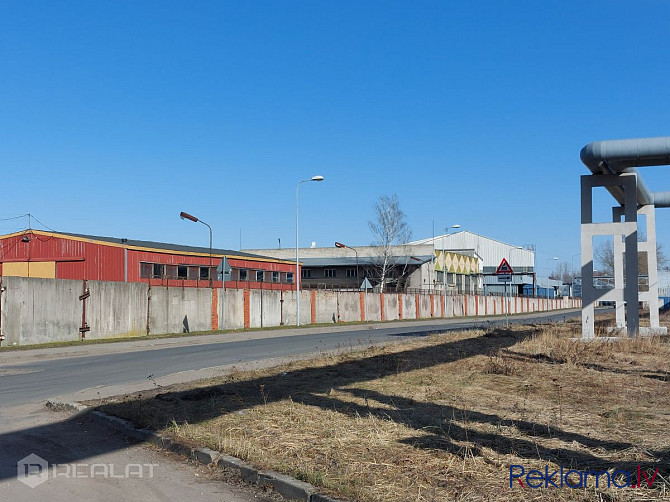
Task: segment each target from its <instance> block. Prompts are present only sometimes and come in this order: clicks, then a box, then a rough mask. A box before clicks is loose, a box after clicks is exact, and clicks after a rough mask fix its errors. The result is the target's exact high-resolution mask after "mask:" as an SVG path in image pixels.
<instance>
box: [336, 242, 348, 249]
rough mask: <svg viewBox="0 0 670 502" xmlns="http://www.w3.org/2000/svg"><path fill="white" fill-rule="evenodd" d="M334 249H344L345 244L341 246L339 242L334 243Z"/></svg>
mask: <svg viewBox="0 0 670 502" xmlns="http://www.w3.org/2000/svg"><path fill="white" fill-rule="evenodd" d="M335 247H336V248H346V247H347V245H346V244H342V243H341V242H336V243H335Z"/></svg>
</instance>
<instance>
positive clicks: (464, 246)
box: [409, 231, 536, 295]
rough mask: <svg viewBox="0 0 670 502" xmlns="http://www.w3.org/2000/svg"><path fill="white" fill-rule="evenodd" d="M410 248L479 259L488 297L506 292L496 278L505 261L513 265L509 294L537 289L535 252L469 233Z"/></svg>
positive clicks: (482, 288)
mask: <svg viewBox="0 0 670 502" xmlns="http://www.w3.org/2000/svg"><path fill="white" fill-rule="evenodd" d="M409 245H410V246H427V245H428V246H431V247H434V249H435V252H436V254H437V256H440V253H459V254H462V255H469V256H472V257H476V258H477V260H478V266H479V278H480V280H481V283H480V284H479V285H478V287H477V289H478V290H480V291H482V292H483V293H484V294H491V293H495V294H502V293H503V292H504V291H505V285H504V283H499V282H498V277H497V276H496V270H497V268H498V265H500V262H501V261H502V259H503V258H505V259H506V260H507V261H508V262H509V264H510V266H511V267H512V269H513V271H514V275H513V276H512V282H511V283H508V285H507V291H508V292H509V289H510V288H512V293H513V294H518V295H523V294H524V292H527V291H528V289H527V288H526V286H530V287H531V291H532V289H533V287H534V286H536V284H535V252H534V251H533V250H531V249H525V248H523V247H521V246H515V245H513V244H507V243H505V242H501V241H498V240H495V239H491V238H489V237H484V236H483V235H479V234H475V233H473V232H468V231H461V232H456V233H453V234H445V235H439V236H436V237H429V238H427V239H421V240H418V241H413V242H410V243H409ZM438 261H439V260H438ZM438 273H439V267H437V266H436V268H435V277H433V281H434V282H435V283H436V284H439V283H440V282H441V281H440V278H439V276H438V275H437V274H438Z"/></svg>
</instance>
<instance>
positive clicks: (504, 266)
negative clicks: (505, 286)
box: [496, 258, 514, 275]
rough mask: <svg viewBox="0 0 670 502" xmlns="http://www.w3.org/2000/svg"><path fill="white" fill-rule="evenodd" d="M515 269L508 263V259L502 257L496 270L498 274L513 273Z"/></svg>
mask: <svg viewBox="0 0 670 502" xmlns="http://www.w3.org/2000/svg"><path fill="white" fill-rule="evenodd" d="M513 273H514V271H513V270H512V267H510V265H509V263H507V260H506V259H505V258H503V259H502V261H501V262H500V265H498V268H497V270H496V274H499V275H500V274H513Z"/></svg>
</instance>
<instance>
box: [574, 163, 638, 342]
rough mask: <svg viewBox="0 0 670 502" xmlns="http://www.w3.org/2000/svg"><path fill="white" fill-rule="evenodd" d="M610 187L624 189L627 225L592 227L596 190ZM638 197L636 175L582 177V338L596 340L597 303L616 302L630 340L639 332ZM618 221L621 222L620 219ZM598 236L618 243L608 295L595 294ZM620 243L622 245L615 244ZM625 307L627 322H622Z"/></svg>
mask: <svg viewBox="0 0 670 502" xmlns="http://www.w3.org/2000/svg"><path fill="white" fill-rule="evenodd" d="M609 186H619V187H621V188H622V189H623V192H624V205H623V206H622V208H621V215H623V216H624V218H625V221H623V222H622V221H614V222H612V223H593V188H594V187H609ZM636 193H637V175H636V174H635V173H622V174H619V175H609V174H594V175H590V176H582V177H581V199H582V224H581V255H582V337H583V338H585V339H591V338H593V337H595V329H594V323H593V321H594V315H595V305H596V303H597V302H598V301H613V302H615V304H616V305H617V306H618V307H620V309H619V308H618V309H617V314H618V315H617V327H620V328H622V329H624V328H625V329H626V332H627V334H628V336H631V337H632V336H636V335H637V334H638V332H639V327H640V319H639V311H638V302H639V300H638V284H637V282H638V279H637V278H638V270H637V198H636V197H637V196H636ZM613 219H615V220H616V219H617V218H613ZM618 219H619V220H620V216H619V218H618ZM597 235H611V236H613V237H614V241H615V255H614V258H615V260H614V267H615V285H614V289H613V290H610V291H606V292H603V291H596V289H595V288H594V286H593V237H595V236H597ZM622 238H623V241H622ZM617 241H618V242H619V245H617V244H616V243H617ZM622 248H623V253H622V252H621V250H622ZM617 251H618V252H617ZM624 259H625V273H624ZM624 275H625V281H624V280H623V279H624ZM617 276H618V277H619V280H617ZM624 302H625V303H624ZM624 304H625V319H622V317H623V313H624V307H623V306H624ZM619 324H621V325H619Z"/></svg>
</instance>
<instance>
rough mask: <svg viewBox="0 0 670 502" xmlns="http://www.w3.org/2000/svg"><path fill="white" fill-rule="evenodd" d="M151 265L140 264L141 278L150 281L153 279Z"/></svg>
mask: <svg viewBox="0 0 670 502" xmlns="http://www.w3.org/2000/svg"><path fill="white" fill-rule="evenodd" d="M151 270H152V267H151V263H140V277H141V278H142V279H148V278H149V277H151Z"/></svg>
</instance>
